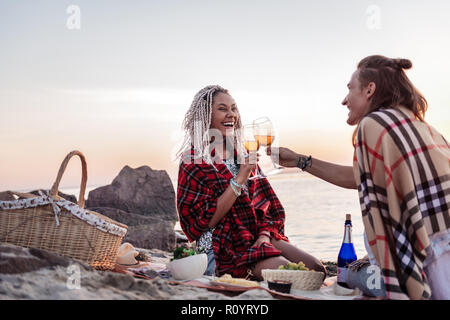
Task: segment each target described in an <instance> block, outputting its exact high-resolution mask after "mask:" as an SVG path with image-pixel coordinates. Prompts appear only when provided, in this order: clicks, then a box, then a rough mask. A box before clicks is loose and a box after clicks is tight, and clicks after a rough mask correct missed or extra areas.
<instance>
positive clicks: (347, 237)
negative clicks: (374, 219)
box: [342, 222, 352, 243]
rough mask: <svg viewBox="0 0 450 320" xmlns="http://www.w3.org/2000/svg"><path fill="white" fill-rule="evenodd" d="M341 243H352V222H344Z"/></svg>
mask: <svg viewBox="0 0 450 320" xmlns="http://www.w3.org/2000/svg"><path fill="white" fill-rule="evenodd" d="M342 243H352V224H351V222H350V223H345V231H344V240H342Z"/></svg>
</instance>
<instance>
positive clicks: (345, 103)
mask: <svg viewBox="0 0 450 320" xmlns="http://www.w3.org/2000/svg"><path fill="white" fill-rule="evenodd" d="M341 103H342V105H343V106H346V105H347V97H345V98H344V100H342V102H341Z"/></svg>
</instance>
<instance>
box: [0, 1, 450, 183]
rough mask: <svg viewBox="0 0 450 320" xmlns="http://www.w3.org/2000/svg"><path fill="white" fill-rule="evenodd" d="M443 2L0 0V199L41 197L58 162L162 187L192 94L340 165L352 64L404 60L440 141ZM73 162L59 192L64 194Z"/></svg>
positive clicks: (444, 105)
mask: <svg viewBox="0 0 450 320" xmlns="http://www.w3.org/2000/svg"><path fill="white" fill-rule="evenodd" d="M449 12H450V2H448V1H403V0H398V1H364V0H362V1H361V0H354V1H352V0H345V1H331V0H330V1H314V2H312V1H285V0H277V1H262V0H257V1H220V2H219V1H195V0H191V1H188V0H185V1H175V0H165V1H162V0H161V1H156V0H148V1H138V0H135V1H112V0H108V1H101V0H96V1H92V0H86V1H76V0H71V1H64V0H59V1H44V0H29V1H25V0H10V1H7V0H0V191H2V190H29V189H33V188H45V189H48V188H50V187H51V186H52V184H53V182H54V180H55V178H56V174H57V171H58V168H59V166H60V164H61V161H62V160H63V158H64V157H65V155H66V154H68V153H69V152H70V151H72V150H80V151H81V152H82V153H83V154H84V155H85V156H86V159H87V164H88V175H89V176H88V185H95V186H98V185H105V184H109V183H111V181H112V180H113V179H114V177H115V176H116V175H117V174H118V173H119V171H120V170H121V169H122V168H123V167H124V166H125V165H129V166H131V167H133V168H136V167H140V166H142V165H147V166H150V167H151V168H152V169H156V170H166V171H167V172H168V173H169V175H170V177H171V178H172V179H174V180H175V179H176V175H177V168H178V160H177V159H176V158H175V154H176V151H177V147H178V146H179V144H180V142H181V139H182V135H183V133H182V131H181V122H182V120H183V118H184V115H185V112H186V111H187V109H188V108H189V106H190V104H191V102H192V99H193V97H194V95H195V93H196V92H197V91H199V90H200V89H201V88H203V87H204V86H206V85H210V84H219V85H221V86H223V87H225V88H227V89H229V91H230V92H231V95H232V96H233V98H234V99H235V101H236V103H237V105H238V108H239V110H240V113H241V116H242V122H243V123H250V122H251V121H252V120H253V119H255V118H258V117H261V116H267V117H269V118H270V119H271V120H272V122H273V124H274V126H275V127H276V129H277V131H278V137H277V138H276V142H277V144H278V145H280V146H286V147H289V148H292V149H294V150H295V151H297V152H300V153H303V154H308V155H309V154H312V155H313V157H317V158H320V159H323V160H327V161H333V162H336V163H340V164H348V165H351V160H352V155H353V150H352V145H351V136H352V132H353V130H354V127H350V126H348V125H347V124H346V119H347V114H348V110H347V109H346V107H344V106H342V105H341V102H342V100H343V99H344V97H345V95H346V94H347V88H346V85H347V83H348V81H349V79H350V76H351V74H352V73H353V71H354V70H355V68H356V65H357V63H358V61H360V60H361V59H362V58H364V57H366V56H368V55H372V54H382V55H385V56H388V57H401V58H408V59H410V60H411V61H412V62H413V68H412V69H411V70H409V71H408V72H407V74H408V76H409V77H410V79H411V80H412V82H413V83H414V84H415V85H416V87H417V88H418V89H419V90H420V91H421V92H422V93H423V94H424V96H425V97H426V99H427V100H428V102H429V111H428V113H427V115H426V120H427V122H429V123H430V124H431V125H432V126H433V127H435V128H436V129H438V130H439V131H440V132H441V133H442V134H443V135H444V136H445V137H446V138H447V140H448V139H449V138H450V108H449V106H450V90H448V88H447V85H448V84H449V81H448V74H450V61H449V59H448V57H450V43H449V41H448V37H449V34H450V19H448V14H449ZM80 175H81V169H80V163H79V160H78V159H73V160H72V161H71V162H70V164H69V166H68V167H67V169H66V173H65V175H64V178H63V180H62V182H61V185H60V187H66V188H68V187H76V186H78V185H79V181H80Z"/></svg>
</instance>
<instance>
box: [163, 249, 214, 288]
mask: <svg viewBox="0 0 450 320" xmlns="http://www.w3.org/2000/svg"><path fill="white" fill-rule="evenodd" d="M207 267H208V256H207V255H206V254H205V253H197V252H195V250H194V249H189V248H184V247H178V248H176V249H175V251H174V252H173V259H172V261H171V262H170V263H169V264H168V265H167V268H168V269H169V271H170V274H171V275H172V277H174V278H175V279H177V280H192V279H196V278H200V277H201V276H202V275H203V274H204V273H205V271H206V268H207Z"/></svg>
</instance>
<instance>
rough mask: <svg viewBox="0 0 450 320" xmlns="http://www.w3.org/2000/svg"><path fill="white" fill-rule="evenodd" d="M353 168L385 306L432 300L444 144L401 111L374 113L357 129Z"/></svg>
mask: <svg viewBox="0 0 450 320" xmlns="http://www.w3.org/2000/svg"><path fill="white" fill-rule="evenodd" d="M353 168H354V173H355V179H356V182H357V184H358V192H359V199H360V204H361V210H362V216H363V222H364V227H365V231H366V233H367V237H368V241H369V244H370V247H371V250H372V251H373V254H374V255H375V258H376V260H377V263H378V265H379V266H380V268H381V271H382V276H383V280H384V283H385V285H386V296H387V298H388V299H429V298H430V295H431V290H430V287H429V284H428V281H427V277H426V275H425V272H424V267H423V263H424V261H425V258H426V249H427V247H428V246H429V245H430V240H429V237H430V236H431V235H433V234H436V233H439V232H442V231H445V230H447V229H449V228H450V218H449V206H450V148H449V144H448V143H447V141H446V140H445V138H444V137H443V136H442V135H441V134H440V133H439V132H437V131H436V130H435V129H434V128H432V127H431V126H429V125H428V124H427V123H425V122H422V121H420V120H417V119H416V118H415V117H414V114H413V113H412V112H411V111H409V110H408V109H406V108H404V107H401V106H400V107H397V108H395V109H385V110H381V111H376V112H372V113H370V114H369V115H367V116H366V117H365V118H363V119H362V120H361V122H360V124H359V127H358V130H357V139H356V145H355V155H354V162H353Z"/></svg>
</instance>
